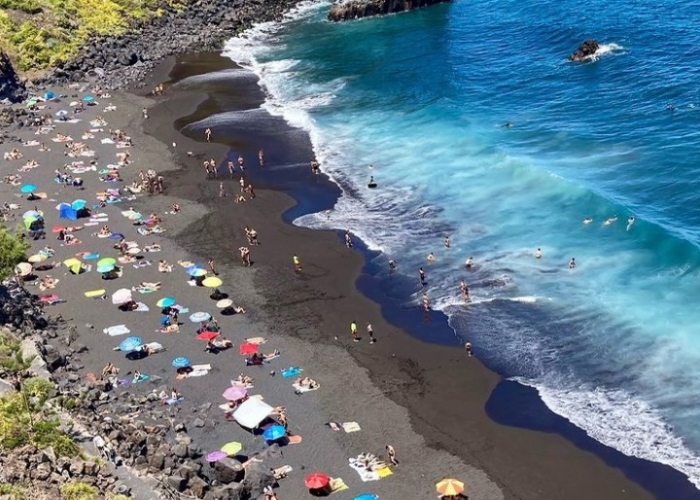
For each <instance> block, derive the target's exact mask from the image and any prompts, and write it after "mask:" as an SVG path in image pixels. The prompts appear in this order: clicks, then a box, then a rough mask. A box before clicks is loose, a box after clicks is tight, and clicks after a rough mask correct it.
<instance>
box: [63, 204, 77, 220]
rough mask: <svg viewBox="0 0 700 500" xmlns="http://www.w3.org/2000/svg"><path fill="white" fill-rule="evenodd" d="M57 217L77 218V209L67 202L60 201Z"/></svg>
mask: <svg viewBox="0 0 700 500" xmlns="http://www.w3.org/2000/svg"><path fill="white" fill-rule="evenodd" d="M58 218H59V219H69V220H78V211H77V210H76V209H74V208H73V207H71V206H70V205H69V204H68V203H61V204H60V205H58Z"/></svg>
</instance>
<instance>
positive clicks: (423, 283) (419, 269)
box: [418, 267, 425, 286]
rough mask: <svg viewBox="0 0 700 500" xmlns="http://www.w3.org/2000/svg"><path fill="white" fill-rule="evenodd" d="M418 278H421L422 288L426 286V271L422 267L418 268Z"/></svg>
mask: <svg viewBox="0 0 700 500" xmlns="http://www.w3.org/2000/svg"><path fill="white" fill-rule="evenodd" d="M418 277H419V278H420V284H421V286H425V271H423V268H422V267H419V268H418Z"/></svg>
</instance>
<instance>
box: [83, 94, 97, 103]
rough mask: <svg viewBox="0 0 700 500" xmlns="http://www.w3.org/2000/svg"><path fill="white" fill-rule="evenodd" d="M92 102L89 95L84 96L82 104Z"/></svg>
mask: <svg viewBox="0 0 700 500" xmlns="http://www.w3.org/2000/svg"><path fill="white" fill-rule="evenodd" d="M93 100H94V99H93V97H92V96H91V95H86V96H85V97H83V101H84V102H92V101H93Z"/></svg>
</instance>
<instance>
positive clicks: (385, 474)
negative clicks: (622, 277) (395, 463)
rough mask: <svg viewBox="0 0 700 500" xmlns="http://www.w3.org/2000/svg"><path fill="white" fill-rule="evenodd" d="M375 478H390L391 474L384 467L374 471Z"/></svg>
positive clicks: (389, 470) (388, 469)
mask: <svg viewBox="0 0 700 500" xmlns="http://www.w3.org/2000/svg"><path fill="white" fill-rule="evenodd" d="M376 474H377V476H379V479H383V478H385V477H388V476H391V475H392V474H393V472H392V471H391V469H390V468H389V467H384V468H383V469H379V470H378V471H376Z"/></svg>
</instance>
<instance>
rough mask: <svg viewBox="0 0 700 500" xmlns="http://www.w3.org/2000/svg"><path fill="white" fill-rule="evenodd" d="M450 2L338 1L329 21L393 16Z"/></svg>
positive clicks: (330, 13)
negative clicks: (384, 15) (385, 15)
mask: <svg viewBox="0 0 700 500" xmlns="http://www.w3.org/2000/svg"><path fill="white" fill-rule="evenodd" d="M448 1H450V0H340V1H338V2H336V3H334V4H333V5H331V10H330V11H328V19H329V20H330V21H348V20H350V19H359V18H361V17H370V16H379V15H382V14H394V13H397V12H405V11H408V10H413V9H420V8H421V7H428V6H430V5H435V4H437V3H445V2H448Z"/></svg>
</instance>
